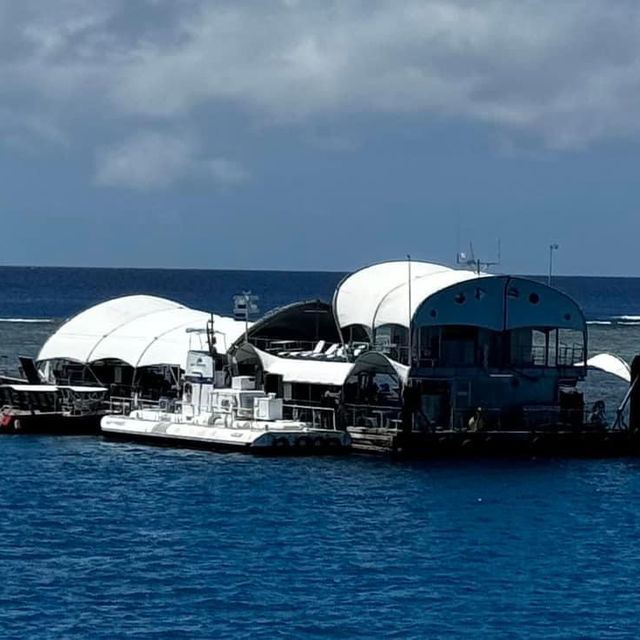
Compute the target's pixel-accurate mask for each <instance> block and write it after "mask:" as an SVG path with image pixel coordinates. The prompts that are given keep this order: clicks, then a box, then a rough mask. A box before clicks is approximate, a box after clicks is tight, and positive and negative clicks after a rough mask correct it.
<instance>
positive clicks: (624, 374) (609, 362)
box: [576, 353, 631, 382]
mask: <svg viewBox="0 0 640 640" xmlns="http://www.w3.org/2000/svg"><path fill="white" fill-rule="evenodd" d="M583 366H584V362H578V363H577V364H576V367H583ZM587 366H588V367H589V369H597V370H599V371H603V372H604V373H610V374H611V375H613V376H616V377H617V378H620V379H621V380H624V381H625V382H631V367H630V366H629V365H628V363H627V362H625V361H624V360H623V359H622V358H620V357H618V356H616V355H613V354H612V353H598V354H596V355H595V356H592V357H591V358H589V359H588V360H587Z"/></svg>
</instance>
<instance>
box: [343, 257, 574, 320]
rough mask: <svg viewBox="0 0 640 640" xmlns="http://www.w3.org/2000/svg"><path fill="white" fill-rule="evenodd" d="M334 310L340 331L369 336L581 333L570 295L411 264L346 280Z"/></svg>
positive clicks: (524, 282) (522, 281) (376, 268)
mask: <svg viewBox="0 0 640 640" xmlns="http://www.w3.org/2000/svg"><path fill="white" fill-rule="evenodd" d="M409 270H410V271H411V279H410V280H409ZM333 307H334V314H335V317H336V320H337V322H338V325H339V326H340V327H341V328H345V327H349V326H352V325H359V326H364V327H366V328H367V330H368V331H369V332H371V331H373V332H375V330H376V329H377V328H378V327H381V326H383V325H398V326H401V327H405V328H408V327H409V325H410V324H413V325H414V326H425V325H474V326H479V327H486V328H489V329H493V330H495V331H506V330H510V329H516V328H520V327H559V328H569V329H578V330H583V329H584V323H585V320H584V316H583V314H582V311H581V310H580V308H579V307H578V305H577V304H576V303H575V302H574V301H573V300H572V299H571V298H570V297H569V296H567V295H565V294H564V293H562V292H561V291H558V290H557V289H553V288H552V287H549V286H547V285H545V284H542V283H540V282H537V281H534V280H528V279H526V278H517V277H512V276H505V275H494V274H488V273H476V272H475V271H469V270H462V269H450V268H448V267H444V266H442V265H437V264H431V263H428V262H413V261H411V262H409V261H397V262H383V263H381V264H377V265H373V266H371V267H366V268H365V269H361V270H360V271H356V272H355V273H354V274H352V275H350V276H347V277H346V278H345V279H344V280H343V281H342V282H341V283H340V284H339V285H338V288H337V289H336V293H335V295H334V298H333Z"/></svg>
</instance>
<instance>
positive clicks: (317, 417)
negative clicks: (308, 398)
mask: <svg viewBox="0 0 640 640" xmlns="http://www.w3.org/2000/svg"><path fill="white" fill-rule="evenodd" d="M282 416H283V418H284V419H286V420H297V421H300V422H307V423H309V424H311V425H312V426H313V427H314V428H317V429H333V430H334V431H335V430H337V428H338V425H337V420H336V412H335V409H332V408H331V407H314V406H311V405H303V404H284V405H283V406H282Z"/></svg>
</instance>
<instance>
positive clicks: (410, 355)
mask: <svg viewBox="0 0 640 640" xmlns="http://www.w3.org/2000/svg"><path fill="white" fill-rule="evenodd" d="M407 268H408V272H409V339H408V340H407V346H408V347H409V353H408V358H407V360H408V362H409V367H411V365H412V364H413V363H412V362H411V361H412V359H413V355H412V354H413V336H412V335H411V315H412V314H411V256H410V255H409V254H407Z"/></svg>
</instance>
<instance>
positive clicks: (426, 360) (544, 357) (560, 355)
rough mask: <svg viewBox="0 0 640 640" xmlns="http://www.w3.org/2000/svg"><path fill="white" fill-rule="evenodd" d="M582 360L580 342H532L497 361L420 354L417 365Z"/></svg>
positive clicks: (539, 363)
mask: <svg viewBox="0 0 640 640" xmlns="http://www.w3.org/2000/svg"><path fill="white" fill-rule="evenodd" d="M583 360H584V348H583V346H582V345H580V344H572V345H564V344H562V345H558V349H557V352H556V349H555V347H554V346H550V347H549V349H548V350H547V348H546V346H545V345H538V344H534V345H532V346H527V347H520V348H512V349H511V352H510V354H509V358H508V360H507V359H506V357H505V360H504V361H502V362H498V361H496V360H495V359H493V358H492V357H491V355H490V356H489V358H488V360H486V361H485V359H484V355H481V354H477V355H476V357H475V358H474V359H472V360H469V361H463V360H455V359H453V360H448V359H446V358H443V357H441V356H435V355H426V354H421V355H420V356H419V358H418V366H419V367H421V368H423V369H433V368H436V367H451V368H461V367H482V366H487V368H489V369H504V368H508V367H549V368H556V367H572V366H574V365H575V364H577V363H578V362H582V361H583Z"/></svg>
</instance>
